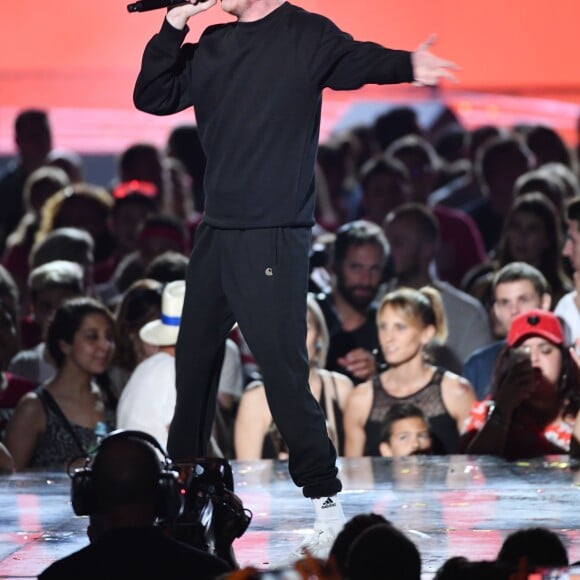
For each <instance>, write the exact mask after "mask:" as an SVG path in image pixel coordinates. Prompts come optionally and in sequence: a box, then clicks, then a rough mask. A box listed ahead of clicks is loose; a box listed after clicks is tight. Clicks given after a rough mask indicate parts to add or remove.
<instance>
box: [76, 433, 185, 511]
mask: <svg viewBox="0 0 580 580" xmlns="http://www.w3.org/2000/svg"><path fill="white" fill-rule="evenodd" d="M120 439H129V440H132V441H135V442H138V443H141V444H143V445H146V446H147V447H148V448H149V449H150V450H151V452H153V453H155V456H156V458H157V459H158V456H157V453H156V452H157V451H159V453H161V455H162V456H163V465H162V466H161V470H160V473H159V480H158V481H157V500H156V514H155V515H156V516H157V517H158V518H162V519H166V520H174V519H176V518H177V517H178V516H179V515H180V514H181V512H182V510H183V503H184V502H183V489H182V486H181V484H180V483H179V480H178V473H177V472H176V471H174V470H173V469H172V462H171V459H170V458H169V456H168V455H167V452H166V451H165V450H164V449H163V447H162V446H161V444H160V443H159V442H158V441H157V439H155V437H153V436H152V435H150V434H149V433H145V432H144V431H134V430H124V429H118V430H117V431H113V432H112V433H110V434H109V435H107V436H106V437H105V438H104V439H103V440H102V441H101V443H100V445H99V446H98V448H97V449H96V451H95V453H94V455H93V457H92V458H90V457H88V458H87V460H86V463H85V465H84V467H82V468H80V469H76V470H75V471H74V472H73V473H72V474H71V473H69V475H70V477H71V500H72V507H73V511H74V513H75V514H76V515H77V516H87V515H91V514H94V513H96V512H97V511H98V501H97V491H96V489H95V483H94V479H93V469H92V463H93V461H94V458H95V457H96V456H98V454H99V452H100V451H102V450H103V448H105V447H107V446H108V445H110V443H111V441H118V440H120Z"/></svg>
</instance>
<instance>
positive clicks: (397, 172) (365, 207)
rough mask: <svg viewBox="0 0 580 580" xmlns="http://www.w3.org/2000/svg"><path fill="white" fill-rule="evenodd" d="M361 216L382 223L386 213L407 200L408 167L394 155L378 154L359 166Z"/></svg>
mask: <svg viewBox="0 0 580 580" xmlns="http://www.w3.org/2000/svg"><path fill="white" fill-rule="evenodd" d="M359 179H360V183H361V189H362V199H361V217H362V218H363V219H365V220H368V221H371V222H373V223H375V224H378V225H381V224H382V223H383V220H384V219H385V216H386V215H387V214H388V213H389V212H390V211H392V210H394V209H396V208H397V207H399V206H400V205H402V204H403V203H405V202H407V201H409V197H410V194H411V182H410V178H409V172H408V171H407V168H406V167H405V166H404V165H403V164H402V163H401V162H400V161H398V160H397V159H390V158H387V157H385V156H384V155H377V156H375V157H373V158H372V159H369V160H368V161H367V162H366V163H365V164H364V165H363V166H362V168H361V170H360V176H359Z"/></svg>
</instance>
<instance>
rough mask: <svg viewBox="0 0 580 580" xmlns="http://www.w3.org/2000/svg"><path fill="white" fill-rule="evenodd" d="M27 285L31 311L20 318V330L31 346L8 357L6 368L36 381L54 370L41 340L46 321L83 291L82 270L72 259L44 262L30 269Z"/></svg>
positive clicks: (38, 381) (44, 333)
mask: <svg viewBox="0 0 580 580" xmlns="http://www.w3.org/2000/svg"><path fill="white" fill-rule="evenodd" d="M28 286H29V289H30V298H31V301H30V306H31V314H30V317H26V318H24V320H23V324H22V330H23V332H22V334H23V336H26V343H27V344H32V346H30V347H29V348H26V349H24V350H21V351H19V352H18V353H17V354H16V355H15V356H14V358H12V360H11V361H10V364H9V366H8V370H9V371H10V372H11V373H14V374H16V375H19V376H21V377H24V378H26V379H28V380H29V381H31V382H33V383H35V384H39V383H44V382H46V381H48V380H49V379H51V378H52V377H53V376H54V374H55V373H56V368H55V366H54V364H53V361H51V360H50V356H49V353H48V351H47V345H46V343H45V342H44V340H45V337H46V332H47V330H48V325H49V323H50V320H51V319H52V317H53V315H54V313H55V312H56V310H57V309H58V308H59V306H60V305H61V304H62V303H63V302H64V301H65V300H67V299H69V298H74V297H78V296H82V295H83V294H84V284H83V271H82V268H81V267H80V266H79V265H78V264H76V263H75V262H68V261H66V260H55V261H54V262H47V263H46V264H43V265H42V266H38V268H35V269H34V270H32V272H31V273H30V276H29V281H28ZM23 342H24V341H23Z"/></svg>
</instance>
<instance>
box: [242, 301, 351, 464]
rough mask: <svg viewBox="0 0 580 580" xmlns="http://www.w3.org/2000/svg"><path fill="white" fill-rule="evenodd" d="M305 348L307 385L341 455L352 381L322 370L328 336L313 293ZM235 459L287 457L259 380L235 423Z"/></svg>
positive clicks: (248, 390)
mask: <svg viewBox="0 0 580 580" xmlns="http://www.w3.org/2000/svg"><path fill="white" fill-rule="evenodd" d="M306 307H307V308H306V316H307V321H306V330H307V333H306V348H307V351H308V360H309V363H310V374H309V377H308V383H309V385H310V390H311V391H312V394H313V395H314V397H315V398H316V400H317V401H318V402H319V403H320V406H321V407H322V410H323V412H324V415H325V417H326V425H327V428H328V435H329V437H330V439H331V441H332V442H333V445H334V446H335V448H336V450H337V452H338V454H339V455H343V449H344V431H343V425H342V416H343V411H344V407H345V405H346V400H347V398H348V395H349V393H350V392H351V390H352V387H353V385H352V381H351V380H350V379H349V378H348V377H346V376H345V375H342V374H340V373H337V372H331V371H327V370H326V369H325V364H326V354H327V352H328V345H329V337H328V329H327V327H326V322H325V320H324V315H323V314H322V311H321V310H320V306H318V303H317V302H316V298H315V297H314V295H313V294H309V295H308V299H307V302H306ZM234 444H235V456H236V458H237V459H241V460H246V459H261V458H274V459H281V458H282V459H286V458H287V457H288V455H287V450H286V448H285V444H284V441H283V440H282V438H281V436H280V434H279V433H278V430H277V429H276V426H275V424H274V423H273V420H272V414H271V412H270V408H269V407H268V402H267V400H266V391H265V389H264V384H263V383H262V382H261V381H254V382H253V383H250V384H249V385H248V386H247V387H246V389H245V391H244V394H243V395H242V398H241V400H240V406H239V408H238V412H237V416H236V420H235V424H234Z"/></svg>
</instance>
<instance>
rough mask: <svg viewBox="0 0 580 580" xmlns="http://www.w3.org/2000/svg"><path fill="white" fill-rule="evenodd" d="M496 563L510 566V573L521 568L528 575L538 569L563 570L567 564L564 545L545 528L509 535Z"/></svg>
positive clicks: (525, 529) (527, 529)
mask: <svg viewBox="0 0 580 580" xmlns="http://www.w3.org/2000/svg"><path fill="white" fill-rule="evenodd" d="M497 561H498V562H501V563H504V564H506V565H507V566H510V568H511V569H512V571H516V570H521V569H522V568H523V569H524V570H526V571H527V573H529V574H531V573H533V572H536V571H538V569H539V568H565V567H567V566H568V564H569V561H568V553H567V550H566V547H565V546H564V543H563V542H562V540H561V539H560V537H559V536H558V535H557V534H556V533H555V532H553V531H552V530H550V529H548V528H545V527H536V528H523V529H521V530H517V531H515V532H513V533H511V534H510V535H509V536H507V538H506V539H505V540H504V542H503V544H502V545H501V548H500V550H499V553H498V555H497ZM522 561H523V562H522ZM522 564H523V566H522Z"/></svg>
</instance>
